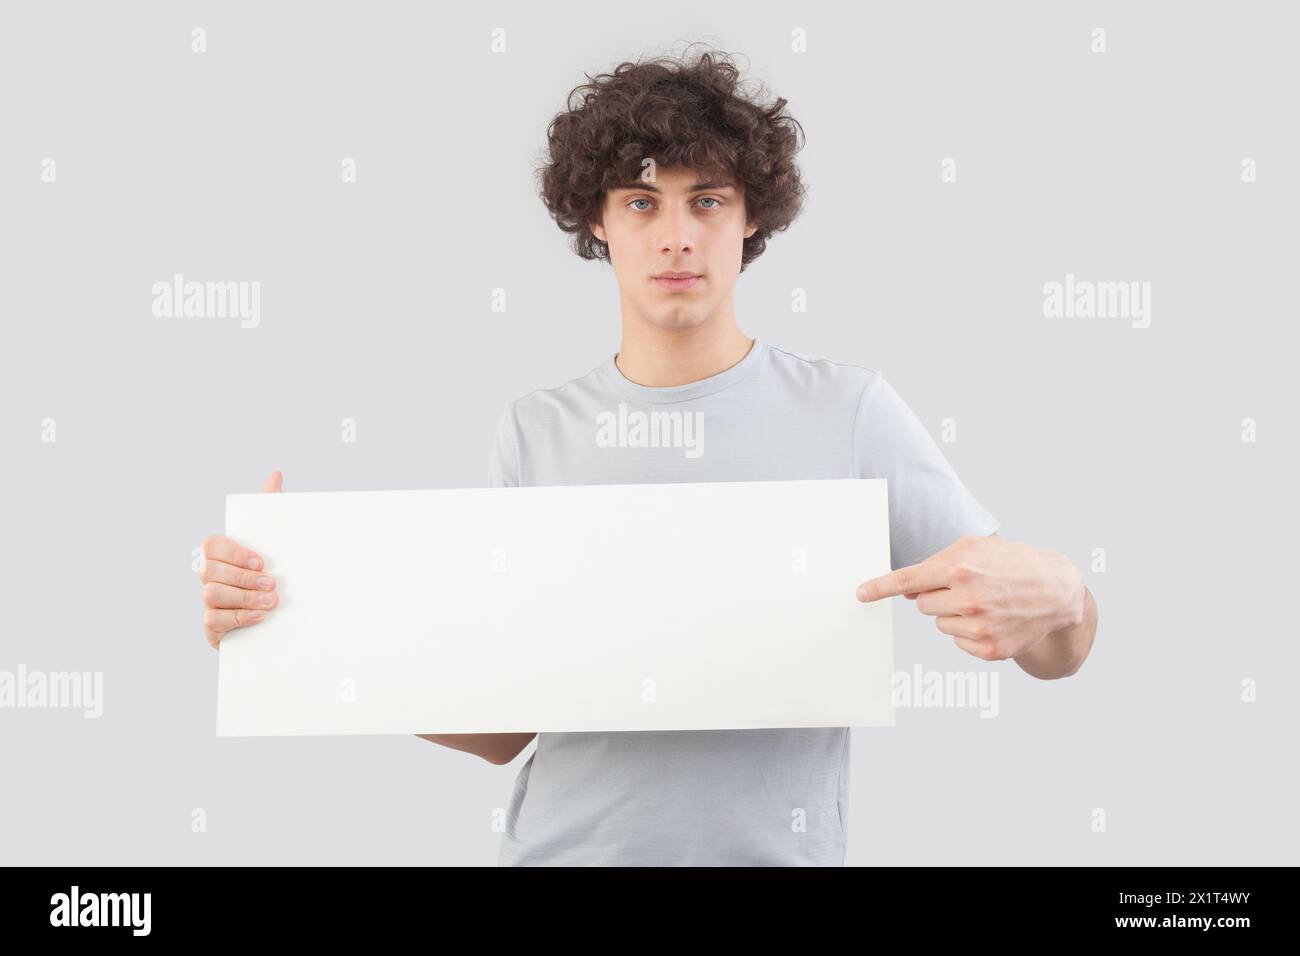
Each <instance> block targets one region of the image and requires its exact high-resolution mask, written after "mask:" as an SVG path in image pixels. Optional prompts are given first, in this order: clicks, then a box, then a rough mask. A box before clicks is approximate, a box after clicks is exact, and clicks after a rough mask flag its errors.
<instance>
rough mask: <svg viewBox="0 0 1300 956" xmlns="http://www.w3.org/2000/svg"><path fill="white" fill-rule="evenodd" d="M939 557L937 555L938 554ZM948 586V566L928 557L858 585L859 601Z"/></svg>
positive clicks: (877, 599) (875, 599)
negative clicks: (918, 562)
mask: <svg viewBox="0 0 1300 956" xmlns="http://www.w3.org/2000/svg"><path fill="white" fill-rule="evenodd" d="M936 557H937V555H936ZM947 586H948V567H947V564H946V563H945V562H942V561H936V560H935V559H934V558H927V559H926V560H925V561H922V562H921V563H920V564H909V565H908V566H907V567H905V568H899V569H898V570H897V571H890V572H889V573H888V574H882V575H881V576H880V577H878V578H872V579H871V580H870V581H864V582H863V583H862V584H860V585H858V600H859V601H868V602H869V601H879V600H880V599H881V598H887V597H894V596H895V595H898V594H912V593H916V592H920V591H933V590H935V589H936V588H945V587H947Z"/></svg>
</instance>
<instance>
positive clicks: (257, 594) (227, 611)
mask: <svg viewBox="0 0 1300 956" xmlns="http://www.w3.org/2000/svg"><path fill="white" fill-rule="evenodd" d="M283 479H284V476H283V475H282V474H280V472H278V471H273V472H271V477H269V478H267V479H266V484H264V485H263V486H262V491H264V492H271V491H280V490H281V489H280V482H281V481H282V480H283ZM202 547H203V570H202V571H200V572H199V580H201V581H202V582H203V633H204V636H206V637H207V639H208V643H209V644H211V645H212V647H213V648H214V649H215V648H216V647H217V645H219V644H220V643H221V638H222V637H223V636H224V635H225V633H226V632H227V631H230V630H233V629H234V628H237V627H246V626H248V625H249V624H256V623H257V622H258V621H260V620H262V619H263V618H264V617H265V616H266V614H267V612H269V611H270V610H271V609H272V608H273V607H275V606H276V604H277V602H278V601H279V597H278V595H276V593H275V579H274V578H272V577H271V576H270V575H269V574H266V573H265V570H264V569H265V568H266V562H265V561H263V560H262V558H261V557H260V556H259V555H256V554H254V553H253V552H252V551H250V550H248V548H245V547H244V546H243V545H242V544H240V543H239V542H238V541H235V540H234V539H232V538H227V537H226V536H225V535H224V534H216V535H212V536H211V537H209V538H204V539H203V545H202Z"/></svg>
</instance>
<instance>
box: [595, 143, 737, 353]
mask: <svg viewBox="0 0 1300 956" xmlns="http://www.w3.org/2000/svg"><path fill="white" fill-rule="evenodd" d="M602 218H603V222H601V223H592V224H591V231H592V232H593V233H594V234H595V236H596V238H597V239H600V240H601V241H603V242H607V243H609V258H610V263H611V265H613V267H614V274H615V275H616V276H617V277H618V284H619V289H620V292H621V295H622V300H623V307H624V309H625V310H627V309H628V308H631V309H633V310H634V312H635V314H637V315H638V316H639V317H640V318H643V319H644V320H646V321H648V322H650V323H651V324H653V325H656V326H659V327H660V328H664V329H685V328H693V327H695V326H699V325H703V324H704V323H705V322H707V321H708V320H709V319H710V318H712V317H713V316H715V315H717V314H718V312H719V309H720V307H722V306H723V304H724V303H726V302H728V301H729V299H730V296H731V290H732V288H733V287H734V286H735V284H736V277H737V276H739V275H740V257H741V251H742V243H743V242H744V240H745V239H747V238H749V237H750V236H752V235H753V234H754V230H755V229H756V228H757V227H756V226H751V225H749V224H748V223H747V222H746V221H745V197H744V188H743V186H742V185H741V183H739V182H738V181H736V180H735V179H734V178H733V177H730V176H725V177H723V176H715V177H712V178H709V177H705V176H701V175H698V174H696V173H695V172H693V171H692V170H690V169H686V168H683V167H672V168H665V167H659V168H658V169H656V171H655V179H654V182H637V183H634V184H632V185H630V186H626V187H622V188H618V189H612V190H610V191H609V192H608V193H607V194H606V195H605V202H604V207H603V209H602ZM665 272H667V273H672V272H678V273H685V274H686V275H688V276H692V277H694V278H687V279H678V280H672V279H668V278H663V277H662V275H663V273H665Z"/></svg>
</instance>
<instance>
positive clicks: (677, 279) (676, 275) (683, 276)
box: [653, 272, 703, 292]
mask: <svg viewBox="0 0 1300 956" xmlns="http://www.w3.org/2000/svg"><path fill="white" fill-rule="evenodd" d="M653 278H654V281H655V283H656V284H657V285H658V286H659V287H660V288H661V289H667V290H668V291H669V292H684V291H686V290H687V289H689V288H691V287H692V286H694V285H695V283H697V282H699V281H700V279H702V278H703V276H699V275H696V274H695V273H694V272H661V273H659V274H658V275H657V276H654V277H653Z"/></svg>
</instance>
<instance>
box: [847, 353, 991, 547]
mask: <svg viewBox="0 0 1300 956" xmlns="http://www.w3.org/2000/svg"><path fill="white" fill-rule="evenodd" d="M853 463H854V468H855V469H856V474H857V475H858V477H860V478H884V479H886V480H887V481H888V482H889V484H888V495H889V549H890V560H891V567H892V568H894V569H898V568H901V567H906V566H907V565H910V564H917V563H919V562H921V561H924V560H925V559H926V558H928V557H930V555H932V554H934V553H935V552H937V551H942V550H943V549H944V548H946V547H948V545H950V544H952V543H953V542H954V541H956V540H957V539H958V538H960V537H961V536H962V535H966V534H976V535H987V534H992V533H993V532H994V531H996V530H997V529H998V526H999V524H998V520H997V519H996V518H995V517H993V515H991V514H990V513H989V512H988V511H987V510H986V509H985V508H984V507H983V505H981V504H980V503H979V502H978V501H977V500H976V499H975V496H974V495H973V494H971V492H970V491H969V489H967V487H966V486H965V485H964V484H962V481H961V479H960V478H958V477H957V473H956V472H955V471H954V470H953V468H952V466H951V465H950V464H949V463H948V459H947V458H945V457H944V455H943V452H942V451H940V449H939V445H938V444H937V443H936V442H935V440H934V438H933V437H931V435H930V433H929V432H928V431H927V430H926V428H925V426H924V425H923V424H921V420H920V419H919V418H917V417H916V413H915V412H913V411H912V409H911V408H909V407H908V405H907V403H906V402H904V401H903V399H902V396H900V395H899V394H898V392H896V391H895V390H894V388H893V386H891V385H890V384H889V382H887V381H885V378H884V376H883V375H882V374H881V373H880V372H877V371H874V370H873V371H872V375H871V378H870V380H869V381H868V382H867V384H866V386H865V388H864V389H863V392H862V397H861V399H860V401H859V404H858V411H857V420H856V423H855V425H854V431H853Z"/></svg>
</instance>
